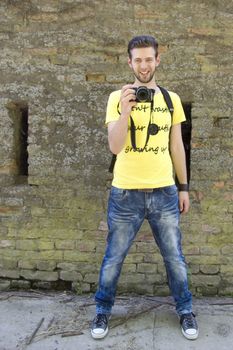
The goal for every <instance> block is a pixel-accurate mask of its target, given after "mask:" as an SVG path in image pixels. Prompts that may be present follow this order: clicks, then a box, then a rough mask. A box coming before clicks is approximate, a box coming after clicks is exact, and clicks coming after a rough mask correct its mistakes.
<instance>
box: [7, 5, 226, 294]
mask: <svg viewBox="0 0 233 350" xmlns="http://www.w3.org/2000/svg"><path fill="white" fill-rule="evenodd" d="M232 23H233V6H232V4H231V2H229V1H225V0H221V1H220V0H215V1H214V0H213V1H212V0H211V1H210V0H209V1H207V0H205V1H200V0H197V1H186V0H180V1H171V0H163V1H162V0H158V1H156V2H155V1H152V0H145V1H144V2H141V1H137V0H135V1H121V0H120V1H115V0H111V1H110V0H96V1H75V0H60V1H55V0H46V1H45V0H40V1H39V0H21V1H17V0H16V1H13V0H12V1H7V0H3V1H1V4H0V45H1V50H0V62H1V65H0V89H1V94H0V185H1V190H0V223H1V225H0V289H8V288H31V287H33V288H36V287H38V288H68V289H70V288H73V289H75V290H76V291H78V292H79V293H81V292H90V291H94V290H95V288H96V284H97V279H98V271H99V266H100V263H101V260H102V256H103V252H104V247H105V238H106V234H107V227H106V205H107V204H106V202H107V196H108V189H109V186H110V183H111V176H110V174H109V173H108V171H107V169H108V165H109V161H110V158H111V155H110V152H109V150H108V146H107V135H106V129H105V128H104V126H103V124H104V118H105V108H106V102H107V98H108V95H109V93H110V92H111V91H113V90H115V89H118V88H120V87H121V86H122V85H123V84H125V83H126V82H130V81H132V75H131V72H130V70H129V68H128V67H127V54H126V46H127V43H128V40H129V39H130V38H131V37H132V36H133V35H138V34H144V33H148V34H152V35H155V36H156V37H157V38H158V40H159V42H160V52H161V55H162V57H161V58H162V62H161V65H160V67H159V69H158V73H157V81H158V82H159V83H160V84H161V85H162V86H164V87H167V88H168V89H170V90H175V91H176V92H177V93H178V94H179V95H180V97H181V99H182V101H183V102H184V103H186V104H187V103H188V104H191V107H192V109H191V117H192V126H193V131H192V151H191V193H190V196H191V206H192V207H191V211H190V213H189V215H188V216H185V217H182V230H183V244H184V252H185V255H186V260H187V263H188V265H189V278H190V283H191V288H192V291H193V293H194V294H196V295H232V293H233V277H232V272H233V267H232V266H233V235H232V213H233V205H232V200H233V194H232V169H233V166H232V165H233V164H232V155H233V148H232V82H233V78H232V77H233V75H232V41H233V25H232ZM25 120H26V121H28V125H27V124H26V122H25ZM25 137H26V138H27V140H28V147H27V152H28V159H25V157H26V156H25V144H23V142H22V140H25ZM22 159H23V160H22ZM22 162H24V163H25V162H26V163H27V162H28V164H29V167H28V169H25V164H24V166H23V165H22ZM119 291H121V292H130V291H134V292H138V293H149V294H159V295H163V294H167V293H168V289H167V285H166V274H165V270H164V267H163V263H162V259H161V257H160V254H159V252H158V249H157V248H156V247H155V244H154V242H153V239H152V235H151V233H150V229H149V227H148V225H147V223H145V224H144V225H143V227H142V229H141V231H140V233H139V234H138V236H137V240H136V241H135V242H134V244H133V246H132V248H131V250H130V254H129V255H128V257H127V258H126V261H125V265H124V268H123V273H122V276H121V279H120V281H119Z"/></svg>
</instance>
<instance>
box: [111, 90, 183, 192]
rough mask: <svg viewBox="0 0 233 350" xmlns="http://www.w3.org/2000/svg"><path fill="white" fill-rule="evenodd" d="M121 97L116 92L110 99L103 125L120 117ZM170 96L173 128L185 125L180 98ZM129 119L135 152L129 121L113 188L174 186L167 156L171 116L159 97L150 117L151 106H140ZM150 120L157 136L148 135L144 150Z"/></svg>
mask: <svg viewBox="0 0 233 350" xmlns="http://www.w3.org/2000/svg"><path fill="white" fill-rule="evenodd" d="M120 94H121V90H117V91H114V92H112V93H111V94H110V96H109V99H108V105H107V113H106V124H108V123H109V122H112V121H117V120H118V119H119V117H120V112H121V111H120V104H119V100H120ZM169 94H170V97H171V99H172V103H173V107H174V113H173V117H172V124H173V125H174V124H178V123H181V122H182V121H184V120H185V114H184V110H183V107H182V104H181V101H180V98H179V96H178V95H177V94H176V93H174V92H170V91H169ZM131 116H132V118H133V121H134V124H135V128H136V132H135V135H136V136H135V139H136V150H135V149H134V148H133V147H132V144H131V135H130V134H131V133H130V125H131V122H130V118H129V122H128V125H129V128H128V135H127V138H126V142H125V145H124V147H123V149H122V150H121V152H120V153H119V154H118V155H117V160H116V163H115V166H114V177H113V182H112V185H113V186H115V187H118V188H123V189H140V188H159V187H164V186H170V185H173V184H174V178H173V166H172V161H171V157H170V153H169V131H170V127H171V114H170V112H169V110H168V107H167V105H166V102H165V100H164V98H163V95H162V93H161V92H160V93H158V94H155V95H154V106H153V112H152V113H151V103H150V102H146V103H144V102H141V103H137V105H136V106H135V107H133V109H132V112H131ZM150 120H151V123H153V124H157V126H158V127H159V132H158V133H157V134H156V135H150V137H149V141H148V143H147V145H146V147H144V146H145V144H146V138H147V129H148V125H149V122H150Z"/></svg>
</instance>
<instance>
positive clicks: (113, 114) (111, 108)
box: [105, 91, 120, 124]
mask: <svg viewBox="0 0 233 350" xmlns="http://www.w3.org/2000/svg"><path fill="white" fill-rule="evenodd" d="M119 101H120V91H114V92H112V93H111V94H110V95H109V98H108V103H107V110H106V119H105V124H108V123H110V122H114V121H117V120H118V119H119V117H120V103H119Z"/></svg>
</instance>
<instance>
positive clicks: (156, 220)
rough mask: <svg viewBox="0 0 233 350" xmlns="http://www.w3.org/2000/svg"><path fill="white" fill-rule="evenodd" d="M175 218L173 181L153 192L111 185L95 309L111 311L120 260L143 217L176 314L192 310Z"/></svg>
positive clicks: (125, 253) (176, 214) (177, 223)
mask: <svg viewBox="0 0 233 350" xmlns="http://www.w3.org/2000/svg"><path fill="white" fill-rule="evenodd" d="M179 218H180V213H179V206H178V194H177V189H176V186H175V185H172V186H167V187H162V188H158V189H154V190H153V192H140V191H138V190H124V189H119V188H116V187H112V188H111V192H110V196H109V202H108V228H109V232H108V237H107V247H106V251H105V256H104V259H103V262H102V266H101V270H100V276H99V288H98V290H97V292H96V294H95V300H96V311H97V313H106V314H110V313H111V309H112V306H113V305H114V300H115V295H116V288H117V282H118V278H119V276H120V272H121V268H122V264H123V262H124V259H125V257H126V255H127V253H128V251H129V248H130V247H131V245H132V242H133V240H134V238H135V236H136V234H137V232H138V231H139V229H140V227H141V225H142V223H143V221H144V219H147V220H148V222H149V224H150V227H151V229H152V232H153V236H154V239H155V242H156V243H157V245H158V247H159V249H160V252H161V255H162V257H163V261H164V264H165V267H166V272H167V278H168V284H169V287H170V290H171V294H172V296H173V298H174V301H175V303H176V311H177V313H178V315H182V314H185V313H189V312H191V311H192V294H191V293H190V291H189V289H188V281H187V270H186V263H185V259H184V256H183V253H182V248H181V232H180V229H179Z"/></svg>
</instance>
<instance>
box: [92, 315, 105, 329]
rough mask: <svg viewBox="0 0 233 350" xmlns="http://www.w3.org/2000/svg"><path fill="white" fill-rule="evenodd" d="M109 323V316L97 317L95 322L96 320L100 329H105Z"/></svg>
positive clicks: (96, 324)
mask: <svg viewBox="0 0 233 350" xmlns="http://www.w3.org/2000/svg"><path fill="white" fill-rule="evenodd" d="M107 322H108V320H107V316H106V315H104V314H98V315H96V317H95V320H94V323H95V326H96V327H98V328H102V327H105V326H106V324H107Z"/></svg>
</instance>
